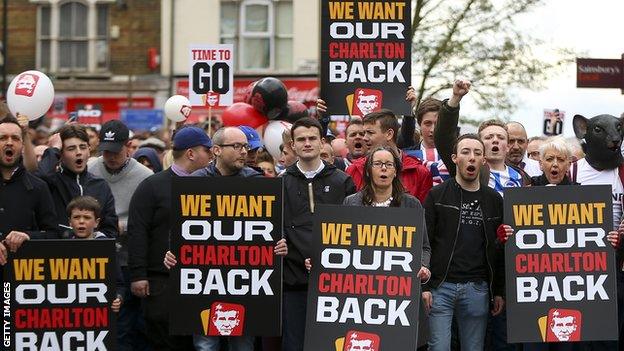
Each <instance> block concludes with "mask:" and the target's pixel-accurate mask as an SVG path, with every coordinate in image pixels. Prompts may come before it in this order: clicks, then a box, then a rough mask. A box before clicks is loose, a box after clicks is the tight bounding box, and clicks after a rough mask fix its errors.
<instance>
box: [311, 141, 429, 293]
mask: <svg viewBox="0 0 624 351" xmlns="http://www.w3.org/2000/svg"><path fill="white" fill-rule="evenodd" d="M364 167H365V172H364V187H363V188H362V190H360V191H358V192H357V193H355V194H353V195H350V196H347V198H345V200H344V203H343V204H344V205H347V206H373V207H407V208H422V205H421V204H420V201H418V199H417V198H415V197H414V196H412V195H410V194H408V193H406V192H405V188H403V184H401V158H399V156H398V155H397V154H396V152H395V151H394V150H393V149H391V148H389V147H386V146H381V147H378V148H376V149H374V150H372V151H371V152H370V153H369V154H368V156H367V158H366V163H365V165H364ZM423 215H424V210H423ZM423 223H424V220H423ZM430 258H431V246H429V237H428V236H427V233H426V228H425V233H423V243H422V260H421V264H422V266H421V268H420V270H419V271H418V278H420V279H421V280H423V281H424V282H427V281H428V280H429V278H430V277H431V272H430V271H429V268H427V267H428V266H429V259H430ZM305 264H306V268H307V269H308V270H310V268H311V267H312V266H311V264H310V259H309V258H308V259H306V260H305Z"/></svg>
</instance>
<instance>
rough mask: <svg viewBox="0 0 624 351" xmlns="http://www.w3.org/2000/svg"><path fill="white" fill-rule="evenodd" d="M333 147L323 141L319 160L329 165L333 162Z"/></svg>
mask: <svg viewBox="0 0 624 351" xmlns="http://www.w3.org/2000/svg"><path fill="white" fill-rule="evenodd" d="M334 159H335V157H334V149H333V148H332V147H331V145H330V144H328V143H323V146H322V147H321V160H323V161H324V162H325V163H329V164H330V165H333V164H334Z"/></svg>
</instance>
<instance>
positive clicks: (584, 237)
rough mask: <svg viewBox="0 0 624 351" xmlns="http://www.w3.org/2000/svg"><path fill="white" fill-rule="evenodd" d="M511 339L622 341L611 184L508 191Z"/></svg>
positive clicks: (506, 195) (508, 283)
mask: <svg viewBox="0 0 624 351" xmlns="http://www.w3.org/2000/svg"><path fill="white" fill-rule="evenodd" d="M504 216H505V221H506V223H507V224H509V225H510V226H512V227H513V228H514V230H515V233H514V235H513V236H512V237H511V238H510V239H509V241H508V242H507V243H506V244H505V267H506V284H507V338H508V342H511V343H517V342H562V341H590V340H617V338H618V322H617V321H618V316H617V294H616V267H615V250H614V249H613V247H611V245H610V244H609V242H608V241H607V234H608V232H609V231H610V230H611V229H612V225H613V219H612V217H613V209H612V207H611V187H610V186H608V185H585V186H553V187H531V188H506V189H505V214H504Z"/></svg>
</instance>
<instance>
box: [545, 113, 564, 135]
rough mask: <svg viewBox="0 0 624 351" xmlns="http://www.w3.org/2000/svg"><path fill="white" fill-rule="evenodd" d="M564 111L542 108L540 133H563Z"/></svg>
mask: <svg viewBox="0 0 624 351" xmlns="http://www.w3.org/2000/svg"><path fill="white" fill-rule="evenodd" d="M564 119H565V112H564V111H559V109H557V108H555V109H552V110H551V109H544V128H543V129H542V133H543V134H544V135H547V136H553V135H560V134H561V133H563V120H564Z"/></svg>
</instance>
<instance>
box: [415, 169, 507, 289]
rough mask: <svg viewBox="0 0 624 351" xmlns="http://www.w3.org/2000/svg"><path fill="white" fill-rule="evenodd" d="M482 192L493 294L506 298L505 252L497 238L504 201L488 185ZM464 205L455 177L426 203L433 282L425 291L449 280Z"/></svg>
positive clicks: (441, 186) (439, 186) (480, 191)
mask: <svg viewBox="0 0 624 351" xmlns="http://www.w3.org/2000/svg"><path fill="white" fill-rule="evenodd" d="M479 193H480V196H481V204H482V207H481V212H482V216H483V221H484V229H485V243H486V257H487V263H488V266H489V267H488V278H489V283H490V292H491V293H493V296H505V251H504V248H503V245H502V244H501V243H500V242H499V241H498V240H497V239H496V230H497V228H498V226H500V225H501V224H502V223H503V198H502V197H501V196H500V195H499V194H498V192H496V190H494V189H492V188H490V187H488V186H483V185H482V186H481V188H480V189H479ZM461 203H462V191H461V187H460V186H459V184H457V182H456V181H455V179H454V178H451V179H448V180H446V181H445V182H444V183H442V184H440V185H438V186H435V187H433V188H432V189H431V191H430V192H429V195H428V196H427V199H426V200H425V219H426V221H427V233H428V234H429V243H430V245H431V279H430V280H429V282H428V283H427V284H426V285H425V286H424V288H423V290H430V289H431V288H437V287H438V286H439V285H440V284H442V282H444V280H445V278H446V274H447V273H448V268H449V266H450V262H451V259H452V258H453V251H454V243H455V241H456V239H457V236H458V235H459V223H460V214H461V211H460V208H461Z"/></svg>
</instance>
